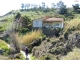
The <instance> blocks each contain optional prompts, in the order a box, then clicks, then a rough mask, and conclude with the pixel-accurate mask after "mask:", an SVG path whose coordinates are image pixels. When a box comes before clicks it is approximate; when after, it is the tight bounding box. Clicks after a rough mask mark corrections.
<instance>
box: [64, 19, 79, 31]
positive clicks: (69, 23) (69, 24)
mask: <svg viewBox="0 0 80 60" xmlns="http://www.w3.org/2000/svg"><path fill="white" fill-rule="evenodd" d="M79 24H80V19H79V18H75V19H73V20H70V21H66V22H65V27H64V29H65V31H67V30H68V29H70V28H73V27H78V25H79Z"/></svg>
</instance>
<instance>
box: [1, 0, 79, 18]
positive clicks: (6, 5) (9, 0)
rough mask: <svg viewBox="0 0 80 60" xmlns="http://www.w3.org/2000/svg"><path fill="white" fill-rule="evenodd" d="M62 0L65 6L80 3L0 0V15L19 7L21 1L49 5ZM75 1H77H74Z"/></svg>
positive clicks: (47, 0)
mask: <svg viewBox="0 0 80 60" xmlns="http://www.w3.org/2000/svg"><path fill="white" fill-rule="evenodd" d="M59 1H63V2H64V4H65V5H67V7H71V6H72V4H76V3H80V1H79V0H0V16H1V15H4V14H6V13H7V12H9V11H11V10H17V9H20V7H21V3H24V4H26V3H30V4H38V5H40V4H41V2H45V3H46V5H48V6H51V3H55V4H56V3H57V2H59ZM76 1H77V2H76Z"/></svg>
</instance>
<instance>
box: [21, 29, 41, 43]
mask: <svg viewBox="0 0 80 60" xmlns="http://www.w3.org/2000/svg"><path fill="white" fill-rule="evenodd" d="M40 35H41V31H40V30H38V31H32V32H30V33H26V35H24V36H22V39H21V43H22V44H29V43H31V42H32V41H34V40H35V39H37V38H39V37H40Z"/></svg>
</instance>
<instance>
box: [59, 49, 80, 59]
mask: <svg viewBox="0 0 80 60" xmlns="http://www.w3.org/2000/svg"><path fill="white" fill-rule="evenodd" d="M60 60H80V49H79V48H74V49H73V51H72V52H69V53H68V54H67V55H66V56H63V57H61V58H60Z"/></svg>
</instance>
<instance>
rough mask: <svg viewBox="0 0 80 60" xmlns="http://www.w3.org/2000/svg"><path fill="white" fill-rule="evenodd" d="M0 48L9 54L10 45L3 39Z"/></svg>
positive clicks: (0, 41)
mask: <svg viewBox="0 0 80 60" xmlns="http://www.w3.org/2000/svg"><path fill="white" fill-rule="evenodd" d="M0 49H2V50H4V51H5V52H3V53H2V54H3V55H8V53H9V47H8V45H7V43H6V42H5V41H3V40H0Z"/></svg>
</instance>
